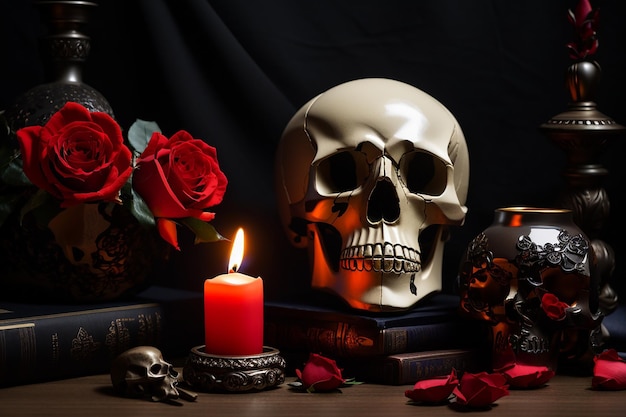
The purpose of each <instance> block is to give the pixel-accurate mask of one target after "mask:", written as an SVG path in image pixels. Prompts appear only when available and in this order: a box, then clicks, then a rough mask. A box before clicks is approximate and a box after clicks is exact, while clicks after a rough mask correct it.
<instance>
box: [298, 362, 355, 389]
mask: <svg viewBox="0 0 626 417" xmlns="http://www.w3.org/2000/svg"><path fill="white" fill-rule="evenodd" d="M296 375H297V376H298V378H299V379H300V381H301V382H302V385H303V386H304V388H306V389H307V391H310V392H313V391H318V392H320V391H332V390H334V389H337V388H339V387H340V386H341V385H343V383H344V382H345V380H344V379H343V377H342V376H341V369H339V368H338V367H337V363H336V362H335V361H334V360H332V359H329V358H326V357H324V356H321V355H318V354H315V353H311V354H310V355H309V360H308V361H307V363H306V364H304V368H303V369H302V371H300V370H299V369H296Z"/></svg>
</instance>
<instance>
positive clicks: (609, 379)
mask: <svg viewBox="0 0 626 417" xmlns="http://www.w3.org/2000/svg"><path fill="white" fill-rule="evenodd" d="M594 361H595V365H594V367H593V378H592V380H591V386H592V388H594V389H606V390H623V389H626V362H625V361H624V360H623V359H622V358H620V357H619V355H618V354H617V351H616V350H615V349H608V350H605V351H604V352H602V353H601V354H599V355H596V357H595V358H594Z"/></svg>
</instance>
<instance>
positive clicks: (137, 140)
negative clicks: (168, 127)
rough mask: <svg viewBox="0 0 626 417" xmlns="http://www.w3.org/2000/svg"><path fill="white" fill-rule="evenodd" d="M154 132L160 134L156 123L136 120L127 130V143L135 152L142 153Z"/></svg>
mask: <svg viewBox="0 0 626 417" xmlns="http://www.w3.org/2000/svg"><path fill="white" fill-rule="evenodd" d="M154 132H159V133H161V129H160V128H159V125H158V124H156V122H151V121H147V120H141V119H137V120H136V121H135V123H133V124H132V125H131V126H130V128H129V129H128V142H129V143H130V146H132V148H133V149H134V150H135V151H136V152H138V153H142V152H143V151H144V150H145V149H146V146H148V142H150V138H151V137H152V134H153V133H154Z"/></svg>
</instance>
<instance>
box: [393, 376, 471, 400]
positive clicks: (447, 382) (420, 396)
mask: <svg viewBox="0 0 626 417" xmlns="http://www.w3.org/2000/svg"><path fill="white" fill-rule="evenodd" d="M458 384H459V380H458V378H457V376H456V371H455V370H454V369H453V370H452V372H451V373H450V375H448V376H441V377H437V378H431V379H424V380H421V381H418V382H417V383H415V385H414V386H413V389H412V390H406V391H405V392H404V395H405V396H406V397H407V398H410V399H411V400H413V401H417V402H424V403H440V402H443V401H445V400H447V399H448V397H449V396H450V394H452V391H454V388H456V386H457V385H458Z"/></svg>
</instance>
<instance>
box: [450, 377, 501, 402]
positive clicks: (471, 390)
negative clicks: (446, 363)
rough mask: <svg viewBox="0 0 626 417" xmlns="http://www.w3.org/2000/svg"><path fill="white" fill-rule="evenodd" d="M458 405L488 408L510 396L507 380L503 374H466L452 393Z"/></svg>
mask: <svg viewBox="0 0 626 417" xmlns="http://www.w3.org/2000/svg"><path fill="white" fill-rule="evenodd" d="M452 393H453V394H454V395H455V396H456V403H457V404H460V405H464V406H468V407H486V406H488V405H490V404H492V403H493V402H494V401H496V400H497V399H498V398H500V397H504V396H505V395H509V390H508V385H506V378H505V377H504V376H503V375H502V374H498V373H496V374H488V373H486V372H481V373H478V374H472V373H469V372H465V373H464V374H463V377H461V382H460V383H459V385H458V386H457V387H456V388H455V389H454V391H453V392H452Z"/></svg>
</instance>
